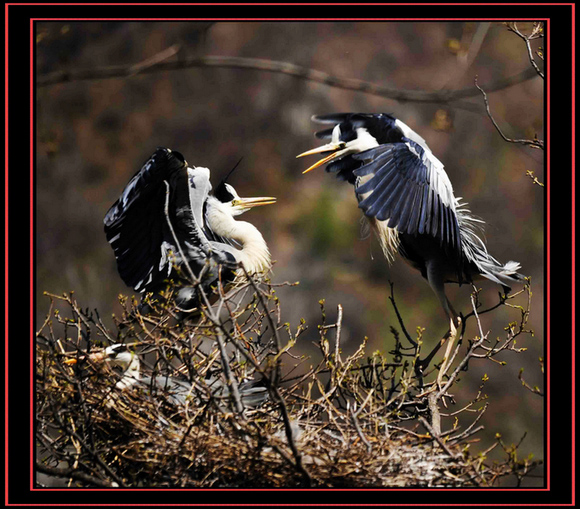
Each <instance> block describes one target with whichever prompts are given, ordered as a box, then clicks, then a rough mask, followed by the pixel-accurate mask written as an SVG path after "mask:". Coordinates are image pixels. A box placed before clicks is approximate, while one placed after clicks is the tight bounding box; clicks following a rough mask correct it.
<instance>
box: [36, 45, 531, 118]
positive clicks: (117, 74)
mask: <svg viewBox="0 0 580 509" xmlns="http://www.w3.org/2000/svg"><path fill="white" fill-rule="evenodd" d="M192 67H220V68H230V69H250V70H254V71H267V72H274V73H280V74H286V75H289V76H294V77H295V78H299V79H303V80H306V81H314V82H317V83H323V84H325V85H328V86H330V87H336V88H342V89H345V90H354V91H356V92H363V93H366V94H371V95H377V96H380V97H387V98H389V99H393V100H395V101H401V102H426V103H449V102H452V101H456V100H458V99H465V98H468V97H474V96H476V95H477V94H478V92H477V90H476V89H475V88H473V87H467V88H462V89H459V90H438V91H436V92H426V91H423V90H401V89H398V88H391V87H387V86H384V85H376V84H374V83H369V82H368V81H363V80H358V79H352V78H340V77H337V76H332V75H330V74H327V73H325V72H322V71H317V70H315V69H309V68H307V67H301V66H299V65H294V64H291V63H289V62H280V61H276V60H264V59H258V58H242V57H228V56H205V57H191V58H181V59H178V60H172V61H169V62H166V61H162V62H158V63H153V64H152V65H146V66H139V65H137V66H136V65H115V66H109V67H99V68H96V69H84V70H70V71H55V72H52V73H48V74H43V75H40V76H38V78H37V80H36V85H37V86H38V87H46V86H50V85H55V84H57V83H69V82H72V81H81V80H102V79H110V78H121V77H130V76H136V75H138V74H151V73H154V72H161V71H175V70H179V69H189V68H192ZM535 77H537V74H536V71H535V70H534V69H530V68H528V69H526V70H525V71H523V72H521V73H519V74H516V75H514V76H510V77H508V78H501V79H498V80H497V81H493V82H491V83H488V84H486V89H487V90H488V91H491V92H493V91H497V90H502V89H504V88H508V87H510V86H513V85H517V84H519V83H522V82H524V81H528V80H530V79H532V78H535ZM466 106H467V105H466ZM471 106H472V107H473V105H471Z"/></svg>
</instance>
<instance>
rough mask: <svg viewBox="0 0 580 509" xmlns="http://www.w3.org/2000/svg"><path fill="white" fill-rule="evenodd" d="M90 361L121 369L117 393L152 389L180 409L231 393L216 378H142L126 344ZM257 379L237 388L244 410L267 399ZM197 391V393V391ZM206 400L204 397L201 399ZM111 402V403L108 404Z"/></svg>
mask: <svg viewBox="0 0 580 509" xmlns="http://www.w3.org/2000/svg"><path fill="white" fill-rule="evenodd" d="M88 359H89V360H90V362H92V363H94V364H97V365H99V364H103V363H105V364H108V365H109V366H118V367H119V368H121V371H122V373H121V378H120V380H119V381H118V382H117V383H116V384H115V387H116V388H117V389H119V390H132V389H141V390H144V391H150V390H152V389H153V390H155V391H156V392H159V393H163V394H165V395H166V396H167V400H168V401H169V402H171V403H172V404H174V405H177V406H183V405H184V404H185V403H186V401H187V399H188V398H193V399H194V400H196V401H197V402H198V403H199V402H200V399H199V394H200V393H201V394H202V395H204V393H205V394H208V392H209V394H211V397H212V398H214V399H216V400H217V401H220V400H227V399H228V398H229V397H230V391H229V388H228V386H227V384H225V383H224V382H223V381H221V380H220V379H218V378H215V377H213V378H211V377H210V378H208V379H205V380H204V382H203V383H201V382H198V383H196V384H195V386H194V385H193V384H191V383H190V382H188V381H185V380H180V379H178V378H175V377H170V376H163V375H158V376H155V377H150V376H144V375H142V374H141V361H140V360H139V356H138V355H137V354H136V353H135V352H134V351H132V350H130V349H129V348H127V345H124V344H121V343H117V344H114V345H111V346H108V347H107V348H105V349H104V350H102V351H99V352H96V353H92V354H90V355H89V356H88ZM76 362H77V358H76V357H74V358H70V359H67V360H66V361H65V363H66V364H69V365H72V364H76ZM260 384H261V381H259V380H248V381H245V382H242V383H241V384H239V386H238V392H239V395H240V401H241V403H242V406H243V407H244V408H254V407H257V406H260V405H261V404H262V403H265V402H266V401H267V400H268V399H269V396H268V389H267V388H266V387H265V386H263V385H260ZM196 389H197V390H196ZM202 399H206V398H202ZM110 403H111V404H112V403H114V401H110Z"/></svg>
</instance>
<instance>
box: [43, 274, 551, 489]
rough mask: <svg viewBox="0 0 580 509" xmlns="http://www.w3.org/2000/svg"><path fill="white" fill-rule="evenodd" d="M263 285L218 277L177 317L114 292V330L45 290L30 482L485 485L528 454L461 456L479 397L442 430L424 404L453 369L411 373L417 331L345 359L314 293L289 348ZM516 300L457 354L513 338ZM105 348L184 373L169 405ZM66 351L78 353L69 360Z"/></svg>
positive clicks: (161, 306)
mask: <svg viewBox="0 0 580 509" xmlns="http://www.w3.org/2000/svg"><path fill="white" fill-rule="evenodd" d="M275 288H276V285H273V284H271V283H270V282H267V281H266V282H263V283H258V282H256V281H254V280H253V279H252V278H251V277H248V281H247V283H245V284H240V285H238V287H237V288H236V289H235V290H233V291H232V292H230V293H229V294H228V295H227V296H226V295H225V294H224V292H223V291H222V289H221V288H220V289H219V292H218V293H217V295H216V296H214V298H215V302H214V303H213V304H212V305H211V306H210V305H207V306H206V305H201V306H200V307H199V309H198V311H197V313H194V314H193V315H190V316H187V317H183V316H181V315H180V314H179V312H178V311H177V310H176V308H175V306H174V304H173V301H172V293H173V292H172V288H171V287H170V288H169V289H168V292H166V294H164V296H162V297H159V298H158V300H156V301H149V302H146V303H147V304H148V305H149V307H150V309H149V310H148V311H150V312H148V314H143V313H142V312H141V310H142V307H141V306H140V305H137V303H136V302H135V301H133V300H130V299H127V298H124V297H122V298H121V302H122V304H123V307H124V312H123V315H122V316H121V317H120V318H115V322H116V323H115V325H116V332H113V331H111V330H109V329H108V328H107V327H106V326H105V325H104V323H103V321H102V320H101V318H100V316H99V315H98V312H97V311H89V310H88V309H87V310H83V309H81V308H80V307H79V305H78V303H77V302H76V301H75V299H74V298H73V295H72V294H70V295H62V296H56V295H49V297H50V300H51V309H50V312H49V314H48V316H47V318H46V320H45V322H44V323H43V324H42V326H41V327H40V329H39V331H38V333H37V337H38V346H37V362H36V369H37V373H36V374H37V384H36V391H37V406H36V417H37V428H36V438H37V463H36V467H37V472H38V480H37V482H38V484H39V485H51V486H54V485H60V486H71V487H72V486H74V487H77V486H82V487H94V486H98V487H388V486H418V487H420V486H424V487H427V486H454V487H467V486H492V485H494V484H495V483H497V482H498V480H499V479H501V478H503V477H505V476H508V475H512V476H513V475H514V474H515V475H516V476H517V478H518V479H521V478H523V477H524V476H525V475H527V474H528V473H529V472H530V471H531V470H532V469H533V468H534V467H536V466H537V465H538V464H539V463H540V462H534V461H532V460H531V459H525V460H518V458H517V454H515V449H514V448H509V447H506V446H504V444H503V443H502V442H501V439H499V438H498V441H497V443H496V444H494V445H493V446H492V447H490V448H489V449H488V451H489V450H491V448H493V447H495V446H497V445H500V446H502V447H504V450H505V451H506V459H505V461H503V462H501V463H497V462H494V463H492V464H490V463H489V462H487V461H486V453H487V452H488V451H482V452H481V453H479V454H478V455H477V456H472V455H471V452H470V450H469V440H470V438H471V437H472V436H473V435H474V434H475V433H477V432H478V431H479V430H480V429H481V426H479V425H478V421H479V419H480V418H481V415H482V414H483V412H484V411H485V408H486V406H485V405H483V406H482V403H481V402H482V400H483V397H480V395H478V397H476V398H475V399H474V401H473V402H472V404H470V405H469V406H470V407H471V408H470V411H471V412H473V413H475V415H476V417H475V419H474V420H473V422H472V423H471V424H470V425H469V426H465V427H464V428H463V429H461V427H460V426H455V427H453V428H452V429H449V430H442V429H441V424H440V421H441V419H440V411H439V407H440V404H441V403H442V402H445V398H447V399H448V400H450V399H451V398H452V396H451V395H450V394H449V388H450V386H452V385H454V384H455V383H456V382H457V380H456V377H457V375H456V374H455V376H454V372H450V373H449V374H448V375H447V378H446V384H445V386H444V387H438V386H437V384H435V383H434V382H433V383H430V384H426V383H425V380H426V378H427V376H428V373H420V372H419V371H418V370H417V369H416V367H417V360H418V359H419V357H420V350H421V342H420V341H416V342H415V346H414V347H405V346H403V345H402V343H401V341H400V340H399V333H398V331H396V330H394V329H393V333H394V337H395V340H396V341H395V343H396V346H395V349H394V350H393V351H392V352H389V356H388V357H387V356H385V355H383V354H381V353H379V352H375V353H373V354H372V355H369V354H368V353H367V352H366V339H365V340H363V341H362V343H361V344H360V346H359V348H358V349H357V350H356V352H354V353H353V354H351V355H348V356H345V355H344V354H343V352H342V349H341V344H340V335H341V323H342V308H341V307H340V306H339V309H338V317H337V321H336V323H327V322H326V315H325V310H324V303H323V302H321V308H322V323H321V324H320V325H319V326H318V337H317V341H316V344H317V346H318V349H319V351H320V355H319V356H318V357H319V358H318V359H317V360H316V361H313V359H312V358H309V357H305V356H299V355H296V354H295V353H294V351H295V348H294V347H295V344H296V342H297V340H298V339H299V338H300V337H301V336H302V335H303V334H304V333H305V331H306V330H307V325H306V324H305V323H304V322H303V321H301V322H300V323H299V324H298V325H297V326H296V327H295V328H293V327H291V326H290V324H284V323H281V319H280V315H281V313H280V302H279V301H278V298H277V297H276V293H275ZM473 299H474V300H473V302H474V308H473V309H474V315H473V316H475V317H476V318H477V319H478V320H479V318H478V315H477V307H478V306H477V302H476V295H475V296H474V297H473ZM211 300H213V299H211ZM206 302H207V303H208V304H209V300H206ZM393 304H394V297H393ZM521 309H522V314H521V319H520V321H519V322H514V323H513V324H510V328H509V329H507V336H506V339H505V342H503V343H496V344H495V345H494V346H492V347H490V346H487V345H486V344H484V339H486V337H485V336H484V335H483V334H482V335H481V336H480V337H476V338H475V339H474V340H472V341H470V347H469V349H468V352H467V354H466V357H467V356H469V358H476V357H478V356H487V357H493V355H494V352H499V351H502V350H506V349H514V347H513V339H514V338H515V337H516V336H518V335H519V334H522V333H525V332H527V331H526V329H525V325H526V321H527V310H525V309H524V308H521ZM528 309H529V306H528ZM401 326H402V330H403V332H404V334H405V335H406V334H407V333H406V331H405V330H404V326H403V324H402V322H401ZM463 332H464V330H463V331H462V334H463ZM419 339H420V338H419ZM115 343H124V344H126V345H127V347H128V348H130V349H133V350H134V351H135V352H136V355H139V357H140V359H141V370H142V372H143V373H146V374H148V375H151V376H152V377H155V376H158V375H162V376H166V377H171V378H175V379H180V380H183V381H186V382H188V383H190V384H191V387H192V389H191V394H190V396H189V397H187V398H186V399H185V400H184V401H183V402H182V403H180V404H178V403H176V402H175V401H174V400H172V399H171V397H169V395H168V394H167V393H166V391H164V390H163V388H160V387H153V385H151V387H148V388H143V387H142V388H140V389H136V388H134V387H129V388H127V387H125V388H124V387H123V385H122V384H120V383H119V382H120V381H121V380H123V376H124V375H123V373H119V372H117V371H115V370H113V369H110V368H107V367H106V365H97V364H95V363H93V362H91V361H90V358H91V357H90V355H88V354H90V353H94V352H98V351H100V350H102V348H103V347H104V346H107V345H110V344H115ZM455 354H457V350H456V351H455ZM343 357H344V358H343ZM72 358H75V359H77V360H78V361H79V362H77V363H76V364H75V365H71V364H68V363H67V362H66V361H67V360H70V359H72ZM469 358H468V359H467V360H469ZM464 360H465V359H463V360H460V364H461V362H463V361H464ZM466 363H467V361H465V364H466ZM210 376H211V377H212V378H213V379H215V378H218V379H221V380H222V381H223V383H224V384H225V385H226V386H227V387H228V389H229V390H228V394H229V396H228V397H226V398H223V397H221V398H219V397H216V396H215V395H214V394H213V393H212V392H211V391H210V390H208V388H207V385H206V384H205V381H206V380H208V378H209V377H210ZM248 379H253V380H259V381H260V383H261V384H263V386H265V387H266V388H267V391H268V395H269V398H268V400H267V401H266V402H265V403H264V404H262V405H260V406H258V407H256V408H245V407H244V405H243V404H242V401H241V400H240V394H239V391H238V390H237V389H238V387H239V386H240V384H241V383H242V382H243V381H245V380H248ZM474 410H477V411H475V412H474ZM59 483H60V484H59Z"/></svg>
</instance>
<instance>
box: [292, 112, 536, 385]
mask: <svg viewBox="0 0 580 509" xmlns="http://www.w3.org/2000/svg"><path fill="white" fill-rule="evenodd" d="M312 120H313V121H314V122H317V123H319V124H324V125H327V126H329V127H328V128H326V129H324V130H322V131H319V132H317V133H316V136H317V137H318V138H320V139H323V140H328V143H327V144H325V145H322V146H320V147H317V148H314V149H312V150H309V151H307V152H304V153H302V154H300V155H299V156H297V157H303V156H308V155H312V154H322V155H324V157H323V158H322V159H321V160H319V161H318V162H316V163H315V164H313V165H312V166H310V167H309V168H308V169H307V170H305V171H304V173H307V172H309V171H310V170H313V169H314V168H317V167H319V166H322V165H324V164H326V171H328V172H331V173H335V174H336V176H337V178H339V179H341V180H346V181H347V182H349V183H350V184H353V185H354V188H355V194H356V197H357V200H358V206H359V208H360V209H362V211H363V213H364V215H365V217H366V218H367V219H368V221H369V222H370V225H371V227H372V229H373V230H374V231H375V233H376V235H377V237H378V239H379V242H380V244H381V247H382V249H383V252H384V254H385V256H386V258H387V259H388V260H389V262H391V261H392V260H393V258H394V256H395V254H396V253H397V252H398V253H400V254H401V256H402V257H403V259H405V260H406V261H407V262H408V263H409V264H410V265H411V266H413V267H414V268H416V269H418V270H419V271H420V272H421V274H422V276H423V277H424V278H425V279H426V280H427V282H428V283H429V285H430V286H431V288H432V289H433V291H434V292H435V295H437V298H438V299H439V302H440V303H441V306H442V307H443V310H444V311H445V314H446V316H447V318H448V319H449V331H448V333H447V334H446V335H445V337H444V339H443V340H442V341H441V343H440V345H439V346H441V345H442V344H443V343H444V342H445V340H446V339H447V338H449V337H451V340H450V341H449V344H448V347H447V352H446V354H445V357H444V361H443V364H442V367H441V369H440V376H441V375H442V374H443V373H444V372H445V369H444V367H445V366H446V362H447V360H448V359H449V355H450V352H451V347H452V345H453V341H454V339H455V336H456V333H457V327H458V326H459V324H460V320H461V318H460V315H459V314H458V313H457V311H455V309H454V308H453V306H452V305H451V302H450V301H449V299H448V298H447V296H446V294H445V284H446V283H450V282H452V283H458V284H459V285H461V284H463V283H472V282H473V281H474V280H476V279H480V278H482V277H484V278H487V279H489V280H491V281H493V282H495V283H497V284H500V285H501V286H502V287H503V289H504V292H506V293H507V292H508V291H509V289H510V288H509V285H510V283H511V282H521V281H523V280H524V279H525V278H524V276H522V275H521V274H519V273H518V272H517V271H518V270H519V269H520V264H519V263H517V262H514V261H509V262H507V263H506V264H504V265H502V264H501V263H500V262H498V261H497V260H496V259H495V258H494V257H493V256H491V255H490V254H489V253H488V251H487V248H486V246H485V243H484V242H483V240H482V239H481V237H480V236H479V233H480V232H481V231H482V229H483V225H484V222H483V221H482V220H481V219H479V218H476V217H475V216H473V215H472V214H471V212H470V211H469V209H468V208H467V207H466V204H465V203H462V202H461V201H460V200H461V198H456V197H455V195H454V194H453V187H452V185H451V182H450V180H449V177H448V176H447V173H446V172H445V170H444V168H443V164H442V163H441V162H440V161H439V159H437V158H436V157H435V156H434V155H433V153H432V152H431V150H430V149H429V147H428V146H427V144H426V142H425V140H424V139H423V138H421V136H419V135H418V134H417V133H415V132H414V131H413V130H412V129H411V128H410V127H408V126H407V125H406V124H404V123H403V122H401V121H400V120H398V119H396V118H395V117H393V116H392V115H389V114H384V113H380V114H364V113H337V114H330V115H320V116H314V117H312ZM435 351H436V350H434V351H433V353H434V352H435ZM431 357H432V356H431V355H430V356H429V360H430V359H431Z"/></svg>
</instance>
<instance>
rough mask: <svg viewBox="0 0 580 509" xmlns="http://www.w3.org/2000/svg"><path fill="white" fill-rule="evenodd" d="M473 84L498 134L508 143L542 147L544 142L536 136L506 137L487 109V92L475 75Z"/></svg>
mask: <svg viewBox="0 0 580 509" xmlns="http://www.w3.org/2000/svg"><path fill="white" fill-rule="evenodd" d="M475 86H476V87H477V89H478V90H479V91H480V92H481V93H482V95H483V100H484V102H485V109H486V111H487V116H488V117H489V119H490V120H491V122H492V123H493V125H494V127H495V128H496V130H497V132H498V133H499V134H500V136H501V137H502V138H503V139H504V140H505V141H507V142H509V143H518V144H520V145H526V146H528V147H530V148H539V149H542V150H543V149H544V142H543V141H542V140H538V139H537V138H536V139H534V140H525V139H520V140H512V139H511V138H508V137H507V136H506V135H505V134H504V133H503V132H502V130H501V129H500V127H499V125H498V124H497V122H496V121H495V119H494V118H493V115H492V114H491V111H490V109H489V101H488V100H487V94H486V93H485V91H484V90H483V89H482V88H481V87H480V86H479V85H478V84H477V76H476V77H475Z"/></svg>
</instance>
